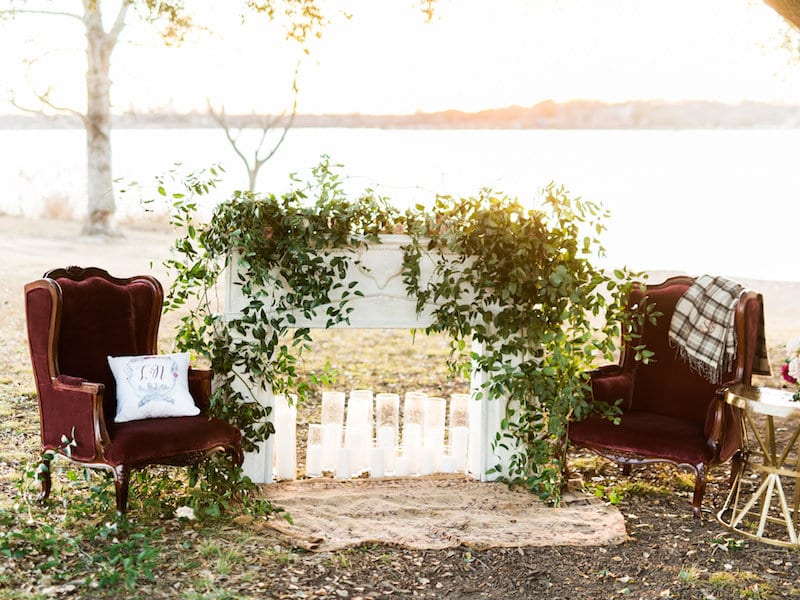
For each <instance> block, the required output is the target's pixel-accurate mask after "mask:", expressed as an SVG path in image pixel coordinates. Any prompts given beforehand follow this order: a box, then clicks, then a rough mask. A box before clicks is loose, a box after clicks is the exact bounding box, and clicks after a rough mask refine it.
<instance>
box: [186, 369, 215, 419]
mask: <svg viewBox="0 0 800 600" xmlns="http://www.w3.org/2000/svg"><path fill="white" fill-rule="evenodd" d="M213 378H214V372H213V371H211V369H195V368H193V367H189V393H190V394H191V395H192V398H194V403H195V404H196V405H197V408H199V409H200V412H201V413H206V412H208V409H209V407H210V406H211V382H212V379H213Z"/></svg>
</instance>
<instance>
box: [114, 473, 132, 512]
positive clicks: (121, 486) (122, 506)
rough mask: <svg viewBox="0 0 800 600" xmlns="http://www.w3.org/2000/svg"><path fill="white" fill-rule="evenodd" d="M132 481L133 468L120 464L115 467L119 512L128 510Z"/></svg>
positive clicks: (115, 485)
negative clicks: (129, 488)
mask: <svg viewBox="0 0 800 600" xmlns="http://www.w3.org/2000/svg"><path fill="white" fill-rule="evenodd" d="M130 481H131V468H130V467H129V466H127V465H119V466H117V467H115V468H114V487H115V488H116V491H117V513H118V514H120V515H124V514H125V512H126V511H127V510H128V487H129V486H130Z"/></svg>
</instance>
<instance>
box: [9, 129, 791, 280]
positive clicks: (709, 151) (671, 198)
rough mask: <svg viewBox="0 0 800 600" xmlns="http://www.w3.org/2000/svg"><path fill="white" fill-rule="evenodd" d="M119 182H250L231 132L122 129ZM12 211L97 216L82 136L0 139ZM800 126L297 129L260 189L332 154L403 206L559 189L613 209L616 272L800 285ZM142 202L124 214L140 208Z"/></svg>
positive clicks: (131, 203) (284, 185)
mask: <svg viewBox="0 0 800 600" xmlns="http://www.w3.org/2000/svg"><path fill="white" fill-rule="evenodd" d="M112 135H113V140H112V143H113V149H114V161H113V165H114V176H115V178H118V179H119V180H121V181H122V182H130V181H138V182H140V183H145V182H151V181H152V180H153V177H154V176H155V175H158V174H160V173H164V172H166V171H167V170H168V169H170V168H171V167H172V166H173V165H174V164H175V163H177V162H181V163H183V165H185V167H186V168H187V169H197V168H202V167H205V166H208V165H209V164H211V163H214V162H217V163H221V164H222V165H224V166H225V168H226V171H227V173H226V177H225V182H224V185H223V186H222V188H221V189H220V190H219V193H218V194H217V196H216V198H217V199H218V200H224V199H225V198H227V197H228V195H229V193H230V191H232V190H233V189H236V188H240V187H245V186H246V181H247V179H246V174H245V171H244V169H243V167H242V166H241V163H239V162H238V161H239V159H238V158H237V157H236V156H235V155H234V154H233V151H232V150H231V148H230V146H229V145H228V143H227V141H226V140H225V138H224V135H223V133H222V131H221V130H214V129H135V130H116V131H114V132H113V134H112ZM0 149H2V154H3V159H4V160H3V161H2V163H0V181H2V184H3V193H2V194H1V195H0V210H2V211H4V212H7V213H11V214H28V215H37V214H39V213H40V212H41V211H42V210H43V206H45V204H46V203H47V202H59V201H63V202H69V203H70V204H71V205H72V206H73V207H74V209H75V212H76V213H77V214H80V212H81V211H82V210H84V206H83V200H82V198H83V197H84V195H85V185H86V176H85V150H84V134H83V131H82V130H25V131H21V130H0ZM799 150H800V129H774V130H380V129H335V128H334V129H327V128H326V129H313V128H309V129H295V130H292V131H290V132H289V135H288V136H287V138H286V142H285V143H284V145H283V147H281V149H280V150H279V151H278V152H277V154H276V155H275V156H274V157H273V159H272V160H270V161H269V162H268V163H267V164H266V165H265V166H264V168H263V169H262V172H261V174H260V175H259V185H258V188H259V190H261V191H271V192H275V193H282V192H284V191H286V190H287V189H288V174H289V173H291V172H300V173H304V172H307V170H308V169H309V168H310V167H311V166H312V165H313V164H315V163H316V162H317V161H318V160H319V157H320V156H321V155H322V154H328V155H329V156H330V157H331V159H332V160H333V161H335V162H338V163H342V164H343V165H344V168H343V170H342V172H343V173H344V174H346V175H348V176H349V180H348V184H347V185H348V189H352V190H353V191H360V190H362V189H363V188H365V187H375V188H377V189H378V190H379V191H380V192H381V193H383V194H385V195H387V196H389V197H391V198H392V199H393V201H394V202H395V203H396V204H398V205H400V206H404V205H407V204H408V203H410V202H424V203H429V202H430V201H431V200H432V198H433V197H434V195H435V194H436V193H437V192H439V193H448V194H453V195H470V194H474V193H476V192H477V191H478V190H479V189H480V188H481V187H487V186H488V187H492V188H494V189H495V190H498V191H504V192H507V193H509V194H513V195H516V196H519V197H520V198H521V199H523V200H527V199H533V198H535V197H536V195H537V192H538V190H540V189H541V188H542V187H544V186H545V185H546V184H547V183H548V182H550V181H554V182H556V183H557V184H560V185H564V186H565V187H566V188H567V189H568V190H569V191H570V192H571V193H572V194H573V195H576V196H581V197H583V198H585V199H590V200H594V201H598V202H601V203H602V204H603V205H604V206H605V207H606V208H608V209H609V210H610V211H611V213H612V216H611V219H610V220H609V221H608V231H607V232H606V234H605V236H604V238H603V239H604V243H605V246H606V248H607V250H608V257H607V259H606V261H605V262H606V263H607V264H609V265H611V266H619V265H623V264H624V265H628V266H629V267H631V268H635V269H677V270H682V271H686V272H688V273H690V274H700V273H704V272H708V273H715V274H723V275H728V276H732V277H743V278H750V279H773V280H786V281H800V259H798V257H800V243H798V240H800V236H799V235H798V230H799V227H800V164H798V154H800V153H799V152H798V151H799ZM134 196H136V195H135V194H125V195H124V197H123V198H122V199H121V200H120V208H119V210H120V213H121V214H123V215H124V214H128V213H135V212H137V211H139V210H140V207H139V205H138V203H137V198H135V197H134Z"/></svg>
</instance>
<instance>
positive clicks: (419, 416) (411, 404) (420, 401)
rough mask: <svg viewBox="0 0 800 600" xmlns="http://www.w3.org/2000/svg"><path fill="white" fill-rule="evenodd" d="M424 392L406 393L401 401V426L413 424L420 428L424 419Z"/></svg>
mask: <svg viewBox="0 0 800 600" xmlns="http://www.w3.org/2000/svg"><path fill="white" fill-rule="evenodd" d="M427 397H428V394H426V393H425V392H408V393H406V397H405V400H404V401H403V426H404V427H405V426H406V425H408V424H409V423H415V424H417V425H419V426H420V427H422V423H423V421H424V419H425V398H427Z"/></svg>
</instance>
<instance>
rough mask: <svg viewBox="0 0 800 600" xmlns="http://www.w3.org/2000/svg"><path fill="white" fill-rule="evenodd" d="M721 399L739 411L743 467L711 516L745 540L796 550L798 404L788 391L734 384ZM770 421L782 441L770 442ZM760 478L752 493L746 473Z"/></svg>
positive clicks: (773, 439)
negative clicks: (783, 433) (783, 435)
mask: <svg viewBox="0 0 800 600" xmlns="http://www.w3.org/2000/svg"><path fill="white" fill-rule="evenodd" d="M725 401H726V402H727V403H728V404H730V405H731V406H734V407H736V408H739V409H741V410H740V411H738V412H739V414H740V415H741V420H740V428H741V434H742V453H743V464H742V468H741V469H739V472H738V473H736V474H735V479H734V481H733V484H732V486H731V490H730V492H729V493H728V497H727V498H726V500H725V503H724V504H723V506H722V510H720V511H719V512H718V513H717V520H718V521H719V522H720V523H722V524H723V525H724V526H725V527H727V528H728V529H730V530H731V531H734V532H736V533H738V534H741V535H743V536H745V537H748V538H751V539H755V540H759V541H762V542H766V543H768V544H774V545H776V546H798V505H800V486H798V482H800V472H798V466H799V463H798V445H797V439H798V436H800V402H793V401H792V393H791V392H786V391H782V390H778V389H773V388H766V387H753V386H749V385H743V384H735V385H732V386H731V387H730V388H728V391H727V393H726V395H725ZM775 419H779V422H778V424H779V425H780V426H781V427H782V428H785V429H786V432H787V435H788V438H787V439H786V441H785V442H783V443H781V442H779V441H778V440H777V439H776V436H775V432H776V428H775ZM753 474H756V475H760V482H758V487H757V488H756V489H755V491H750V489H751V486H750V484H751V483H752V482H751V480H750V479H748V478H747V477H746V476H747V475H753Z"/></svg>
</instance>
